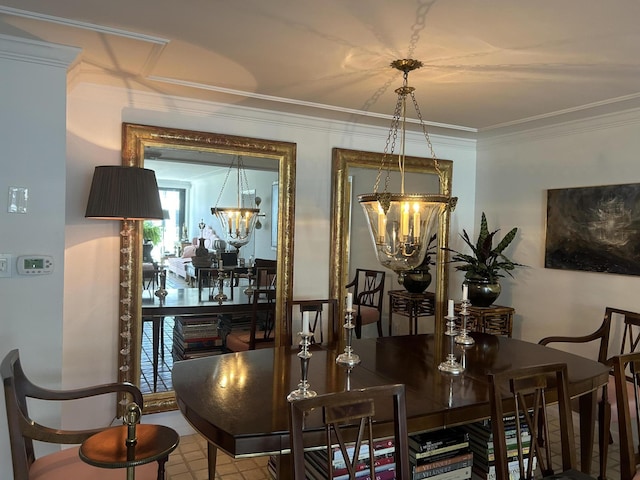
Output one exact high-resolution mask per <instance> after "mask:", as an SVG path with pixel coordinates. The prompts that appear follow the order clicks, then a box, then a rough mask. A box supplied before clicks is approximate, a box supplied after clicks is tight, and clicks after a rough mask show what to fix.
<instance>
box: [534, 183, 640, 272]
mask: <svg viewBox="0 0 640 480" xmlns="http://www.w3.org/2000/svg"><path fill="white" fill-rule="evenodd" d="M545 247H546V248H545V264H544V266H545V267H546V268H558V269H562V270H585V271H588V272H605V273H619V274H624V275H640V184H637V183H634V184H626V185H606V186H599V187H581V188H564V189H554V190H548V191H547V238H546V245H545Z"/></svg>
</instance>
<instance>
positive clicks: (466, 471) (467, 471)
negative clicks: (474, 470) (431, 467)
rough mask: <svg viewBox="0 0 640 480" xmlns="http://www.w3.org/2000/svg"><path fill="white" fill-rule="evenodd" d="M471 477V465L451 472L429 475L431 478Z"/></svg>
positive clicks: (456, 478) (444, 479) (467, 478)
mask: <svg viewBox="0 0 640 480" xmlns="http://www.w3.org/2000/svg"><path fill="white" fill-rule="evenodd" d="M470 478H471V467H464V468H459V469H458V470H452V471H450V472H445V473H440V474H438V475H434V476H433V477H429V480H469V479H470Z"/></svg>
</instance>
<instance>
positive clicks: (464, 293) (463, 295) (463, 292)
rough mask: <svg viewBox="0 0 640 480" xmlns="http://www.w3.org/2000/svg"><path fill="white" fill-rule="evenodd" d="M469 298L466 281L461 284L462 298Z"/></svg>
mask: <svg viewBox="0 0 640 480" xmlns="http://www.w3.org/2000/svg"><path fill="white" fill-rule="evenodd" d="M468 299H469V285H467V284H466V283H463V284H462V300H463V301H464V300H468Z"/></svg>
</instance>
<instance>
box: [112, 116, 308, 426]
mask: <svg viewBox="0 0 640 480" xmlns="http://www.w3.org/2000/svg"><path fill="white" fill-rule="evenodd" d="M145 146H153V147H158V148H160V147H174V148H175V147H177V148H184V149H189V150H204V151H210V152H215V153H233V154H238V155H244V156H253V157H265V158H269V159H273V160H274V161H277V162H278V182H279V189H278V190H279V193H278V211H279V215H278V252H277V257H276V258H277V262H278V273H277V286H276V288H277V290H278V292H279V294H278V301H277V305H276V318H281V319H283V322H281V323H279V324H277V325H276V332H275V337H276V345H278V346H279V345H285V344H290V343H291V332H289V331H288V327H287V324H286V322H285V321H284V319H286V317H287V316H286V313H285V309H286V305H287V303H288V301H289V299H290V298H291V295H292V290H293V236H294V216H295V210H294V207H295V173H296V144H295V143H288V142H278V141H273V140H262V139H257V138H249V137H238V136H232V135H221V134H216V133H208V132H198V131H192V130H181V129H175V128H165V127H155V126H148V125H136V124H130V123H123V124H122V164H123V165H126V166H132V167H142V166H143V165H144V148H145ZM141 224H142V222H141V221H126V220H125V221H123V222H122V231H123V233H126V232H129V233H130V235H129V236H127V235H126V234H125V235H122V236H121V250H120V308H119V323H120V328H119V334H120V335H119V345H118V380H119V381H127V382H131V383H134V384H136V385H138V384H139V379H140V360H139V359H140V353H141V352H140V349H141V333H142V332H141V331H142V328H141V322H142V318H141V302H142V288H140V285H141V283H140V282H141V278H142V262H140V261H138V259H139V258H141V256H142V228H141ZM136 359H137V361H135V360H136ZM132 360H133V361H132ZM119 408H120V409H121V408H123V405H120V406H119ZM175 408H176V400H175V395H174V393H173V392H163V393H155V394H148V395H145V401H144V412H145V413H150V412H159V411H165V410H172V409H175Z"/></svg>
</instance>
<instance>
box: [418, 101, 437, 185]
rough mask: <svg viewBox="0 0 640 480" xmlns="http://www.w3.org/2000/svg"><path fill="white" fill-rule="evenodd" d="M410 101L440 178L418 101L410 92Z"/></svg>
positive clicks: (434, 153)
mask: <svg viewBox="0 0 640 480" xmlns="http://www.w3.org/2000/svg"><path fill="white" fill-rule="evenodd" d="M411 100H412V101H413V106H414V107H415V109H416V114H417V115H418V120H419V121H420V127H421V128H422V133H423V134H424V138H425V140H426V141H427V146H428V147H429V152H430V154H431V158H433V162H434V164H433V165H434V167H435V169H436V172H437V174H438V177H441V176H442V171H441V170H440V163H439V162H438V157H436V152H435V151H434V150H433V144H432V143H431V137H430V136H429V132H428V131H427V126H426V125H425V123H424V121H423V120H422V113H420V107H419V106H418V101H417V100H416V96H415V94H414V92H411Z"/></svg>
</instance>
